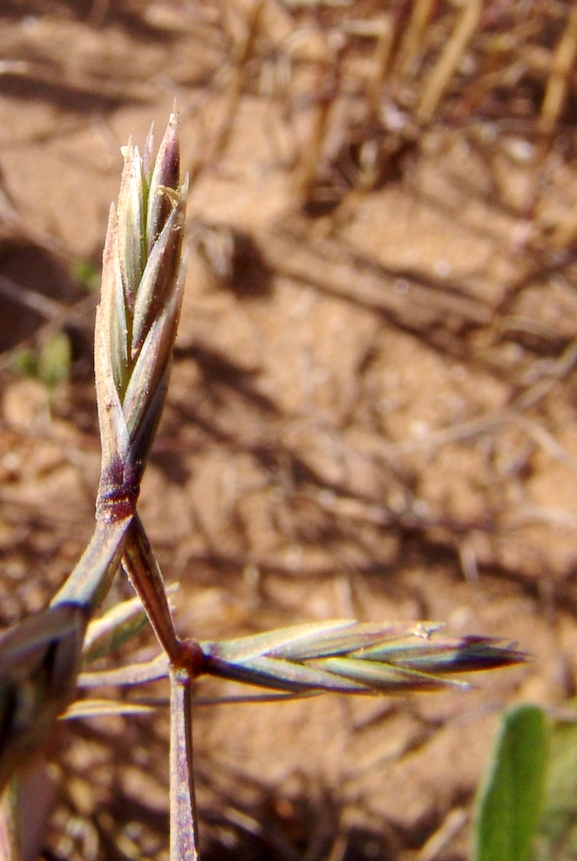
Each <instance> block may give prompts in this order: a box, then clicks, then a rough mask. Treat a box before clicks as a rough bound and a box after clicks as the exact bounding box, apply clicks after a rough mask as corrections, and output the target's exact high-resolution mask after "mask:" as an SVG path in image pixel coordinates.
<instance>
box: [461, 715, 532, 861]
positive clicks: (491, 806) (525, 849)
mask: <svg viewBox="0 0 577 861" xmlns="http://www.w3.org/2000/svg"><path fill="white" fill-rule="evenodd" d="M546 759H547V727H546V723H545V717H544V715H543V712H542V711H541V709H539V708H537V706H530V705H522V706H517V707H515V708H513V709H511V710H510V711H508V712H506V713H505V715H504V716H503V719H502V723H501V727H500V730H499V735H498V738H497V742H496V745H495V748H494V751H493V756H492V761H491V765H490V768H489V773H488V775H487V778H486V780H485V783H484V786H483V787H482V789H481V792H480V795H479V799H478V814H477V825H476V834H475V848H474V853H473V858H474V861H527V859H528V858H529V852H530V849H531V844H532V841H533V837H534V835H535V833H536V829H537V826H538V823H539V814H540V810H541V802H542V796H543V786H544V779H545V765H546Z"/></svg>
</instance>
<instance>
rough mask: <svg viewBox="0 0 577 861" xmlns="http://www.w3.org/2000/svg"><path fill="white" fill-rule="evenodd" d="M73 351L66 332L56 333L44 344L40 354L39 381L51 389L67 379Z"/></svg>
mask: <svg viewBox="0 0 577 861" xmlns="http://www.w3.org/2000/svg"><path fill="white" fill-rule="evenodd" d="M71 361H72V349H71V346H70V339H69V337H68V335H66V334H65V332H56V333H55V334H54V335H52V336H51V337H50V338H47V339H46V341H44V343H43V344H42V346H41V348H40V352H39V354H38V379H39V380H40V382H41V383H44V385H45V386H47V387H48V388H49V389H52V388H54V386H55V385H57V384H58V383H60V382H62V380H65V379H67V377H68V374H69V373H70V363H71Z"/></svg>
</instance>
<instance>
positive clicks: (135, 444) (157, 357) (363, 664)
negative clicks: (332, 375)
mask: <svg viewBox="0 0 577 861" xmlns="http://www.w3.org/2000/svg"><path fill="white" fill-rule="evenodd" d="M153 148H154V138H153V134H152V131H151V132H150V134H149V136H148V138H147V140H146V143H145V146H144V149H143V152H142V154H141V153H140V152H139V150H138V148H137V147H136V146H134V144H133V143H132V142H129V143H128V145H127V146H126V147H125V148H124V150H123V153H124V160H125V163H124V170H123V174H122V180H121V188H120V195H119V200H118V206H117V207H114V206H113V207H112V209H111V212H110V218H109V224H108V232H107V237H106V243H105V249H104V258H103V277H102V295H101V301H100V305H99V308H98V312H97V319H96V335H95V367H96V393H97V401H98V415H99V425H100V435H101V443H102V464H101V477H100V484H99V488H98V494H97V499H96V527H95V531H94V535H93V537H92V539H91V541H90V543H89V545H88V547H87V548H86V551H85V553H84V555H83V556H82V558H81V559H80V561H79V563H78V565H77V566H76V568H75V569H74V570H73V571H72V573H71V574H70V576H69V578H68V579H67V580H66V582H65V583H64V585H63V586H62V588H61V589H60V590H59V591H58V592H57V594H56V595H55V596H54V598H53V600H52V602H51V604H50V606H49V607H48V608H47V609H46V610H45V611H43V612H41V613H39V614H38V615H36V616H33V617H31V618H28V619H26V620H25V621H24V622H22V623H21V624H20V625H18V626H16V627H15V628H13V629H12V630H10V631H8V632H7V633H6V634H4V636H3V637H2V638H1V639H0V792H2V793H3V801H2V805H3V817H4V818H3V826H2V827H0V839H3V838H5V844H6V848H5V849H4V857H6V858H7V859H10V861H17V859H24V861H26V859H25V857H24V855H23V850H22V844H21V841H20V839H19V828H18V826H17V821H18V809H19V808H18V805H19V801H18V781H19V776H20V775H21V774H22V770H23V769H24V768H26V767H27V764H28V763H30V762H33V760H34V757H35V756H37V755H38V753H39V752H40V751H41V750H42V748H43V746H44V744H45V742H46V740H47V739H48V738H49V737H50V735H51V733H52V731H53V728H54V723H55V721H56V720H57V718H59V717H62V716H68V717H79V716H84V717H87V716H90V715H93V714H101V713H102V712H103V710H107V709H108V710H109V711H112V712H114V711H115V710H117V711H120V712H121V713H127V712H130V711H138V710H139V709H140V710H142V708H141V707H139V706H138V705H135V706H132V705H128V706H127V705H126V704H120V706H119V707H118V709H116V707H115V704H114V703H113V702H111V703H108V704H106V703H105V704H103V703H102V702H101V701H91V700H89V699H88V700H86V699H77V697H78V691H79V690H80V689H82V688H85V689H86V688H90V687H93V686H95V685H98V684H100V685H102V684H118V685H130V684H141V683H145V682H147V681H153V680H157V679H160V678H164V677H168V679H169V682H170V715H171V733H170V787H171V790H170V811H171V813H170V857H171V859H172V861H177V859H178V861H185V859H187V861H190V859H194V858H196V857H197V855H198V835H197V817H196V811H195V801H194V778H193V767H192V753H193V751H192V713H193V704H194V700H193V689H194V685H195V682H196V680H197V679H198V678H199V677H200V676H202V675H212V676H216V677H219V678H225V679H234V680H236V681H240V682H243V683H246V684H249V685H253V686H255V685H256V686H258V687H261V688H265V689H266V690H269V691H270V690H273V691H278V692H279V693H278V694H277V695H278V696H281V697H282V696H285V697H287V696H288V697H294V696H311V695H314V694H320V693H326V692H336V693H346V694H357V695H365V696H366V695H377V694H395V693H406V692H407V691H428V690H437V689H441V688H446V687H458V688H460V689H466V688H467V687H468V684H467V683H466V682H463V681H461V680H459V679H454V678H453V674H454V673H457V674H458V673H467V672H470V671H474V670H483V669H491V668H495V667H502V666H506V665H509V664H512V663H516V662H519V661H522V660H524V655H523V654H522V653H520V652H518V651H516V650H515V649H514V648H512V646H511V645H510V644H509V643H507V642H501V641H497V640H494V639H491V638H488V637H481V636H468V637H460V638H449V637H443V636H439V635H438V631H439V628H440V626H439V625H437V624H435V623H430V622H419V623H389V624H382V625H376V624H373V623H371V624H366V623H359V622H356V621H355V620H332V621H327V622H322V623H315V624H304V625H298V626H293V627H290V628H286V629H279V630H275V631H270V632H267V633H264V634H259V635H255V636H248V637H241V638H238V639H233V640H227V641H222V642H199V641H197V640H194V639H182V638H181V637H180V636H179V635H178V633H177V632H176V630H175V627H174V625H173V620H172V612H171V606H170V596H169V595H168V594H167V590H166V588H165V583H164V578H163V576H162V573H161V571H160V568H159V566H158V563H157V561H156V558H155V556H154V551H153V549H152V546H151V544H150V542H149V540H148V537H147V534H146V530H145V528H144V525H143V523H142V521H141V520H140V517H139V515H138V512H137V501H138V496H139V490H140V484H141V480H142V477H143V474H144V470H145V467H146V463H147V460H148V457H149V454H150V450H151V446H152V442H153V439H154V434H155V431H156V428H157V426H158V422H159V419H160V415H161V411H162V408H163V404H164V400H165V395H166V391H167V387H168V380H169V374H170V364H171V355H172V348H173V344H174V340H175V336H176V331H177V325H178V318H179V313H180V306H181V301H182V291H183V285H184V274H185V261H184V255H183V236H184V226H185V209H186V197H187V181H186V180H185V181H184V183H183V184H181V182H180V154H179V138H178V118H177V114H176V111H174V112H173V113H172V115H171V117H170V120H169V122H168V126H167V129H166V132H165V134H164V136H163V138H162V141H161V143H160V147H159V150H158V154H157V156H156V158H153ZM119 569H122V570H123V571H124V572H125V573H126V575H127V576H128V578H129V580H130V582H131V583H132V585H133V587H134V589H135V591H136V594H137V596H138V597H137V599H135V600H133V601H130V602H125V603H123V604H119V605H117V606H115V607H114V608H113V609H112V610H111V611H109V612H108V613H106V614H105V615H104V616H102V617H100V618H98V619H94V618H93V617H94V616H95V614H96V612H97V610H98V608H99V606H100V604H101V602H102V600H103V598H104V597H105V595H106V593H107V592H108V590H109V587H110V585H111V583H112V581H113V579H114V577H115V576H116V574H117V573H118V571H119ZM147 622H149V623H150V625H151V626H152V628H153V630H154V632H155V634H156V637H157V639H158V642H159V645H160V648H161V651H160V653H159V654H158V656H157V657H156V658H155V659H154V660H152V661H150V662H148V663H145V664H139V663H134V664H130V665H128V666H124V667H121V668H119V669H116V670H112V671H109V672H90V671H89V665H90V662H91V661H93V660H94V659H95V658H96V657H100V656H102V655H104V654H108V653H109V652H111V651H113V650H114V649H116V648H117V646H118V645H120V644H122V643H124V642H126V641H128V640H130V639H131V638H132V637H134V636H135V634H136V633H138V631H139V630H141V628H142V626H143V625H144V624H146V623H147Z"/></svg>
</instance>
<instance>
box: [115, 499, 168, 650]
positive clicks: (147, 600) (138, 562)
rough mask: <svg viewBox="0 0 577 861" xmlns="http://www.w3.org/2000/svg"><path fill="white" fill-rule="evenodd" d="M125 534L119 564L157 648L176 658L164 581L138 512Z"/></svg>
mask: <svg viewBox="0 0 577 861" xmlns="http://www.w3.org/2000/svg"><path fill="white" fill-rule="evenodd" d="M128 535H129V540H128V541H127V542H126V546H125V551H124V556H123V557H122V567H123V569H124V571H125V572H126V574H127V576H128V579H129V580H130V582H131V583H132V586H133V587H134V590H135V592H136V593H137V595H138V597H139V598H140V600H141V601H142V604H143V606H144V609H145V610H146V615H147V616H148V619H149V622H150V624H151V625H152V627H153V629H154V633H155V634H156V636H157V639H158V641H159V643H160V645H161V647H162V648H163V650H164V651H165V652H166V654H167V655H168V657H169V659H170V660H171V661H173V662H174V661H178V655H179V652H180V651H181V643H180V640H179V639H178V636H177V634H176V631H175V630H174V625H173V622H172V616H171V614H170V607H169V605H168V598H167V596H166V590H165V586H164V580H163V579H162V574H161V572H160V568H159V566H158V562H157V561H156V557H155V555H154V553H153V550H152V547H151V546H150V541H149V540H148V536H147V535H146V532H145V531H144V526H143V525H142V521H141V520H140V517H139V516H138V514H135V516H134V518H133V519H132V523H131V524H130V529H129V532H128Z"/></svg>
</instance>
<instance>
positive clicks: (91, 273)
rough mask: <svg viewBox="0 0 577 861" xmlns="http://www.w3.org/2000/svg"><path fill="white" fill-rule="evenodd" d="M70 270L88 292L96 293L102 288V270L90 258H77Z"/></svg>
mask: <svg viewBox="0 0 577 861" xmlns="http://www.w3.org/2000/svg"><path fill="white" fill-rule="evenodd" d="M70 271H71V275H72V277H73V278H74V280H75V281H76V282H77V283H78V284H79V285H80V286H81V287H83V288H84V290H86V292H87V293H96V292H97V291H98V290H99V289H100V277H101V276H100V272H99V270H98V269H97V268H96V266H94V264H93V263H91V262H90V260H75V261H74V263H73V264H72V266H71V267H70Z"/></svg>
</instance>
